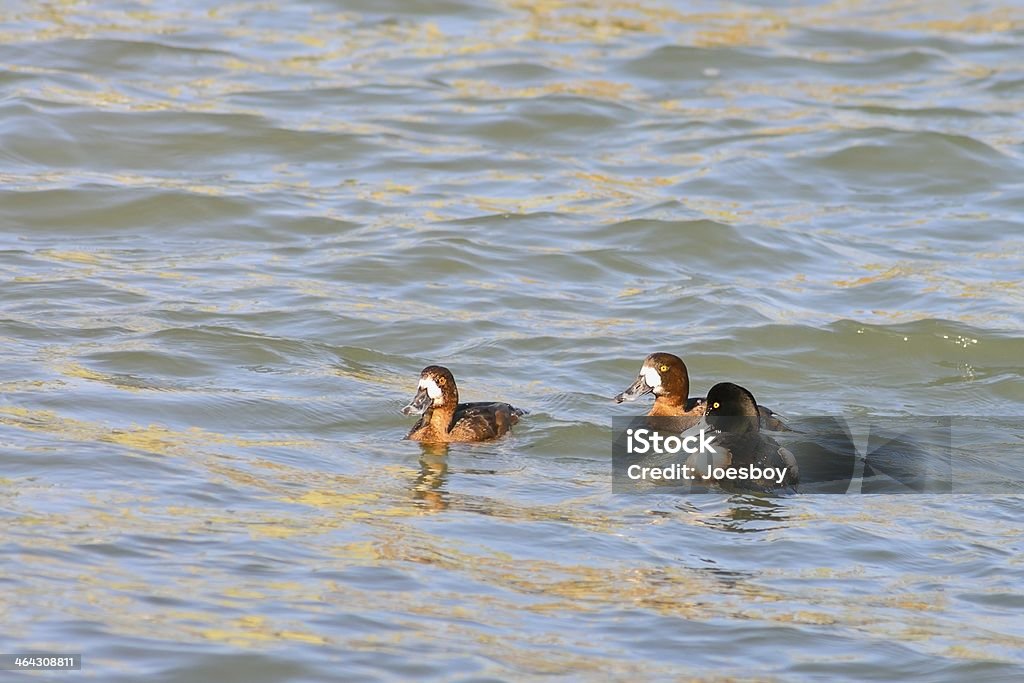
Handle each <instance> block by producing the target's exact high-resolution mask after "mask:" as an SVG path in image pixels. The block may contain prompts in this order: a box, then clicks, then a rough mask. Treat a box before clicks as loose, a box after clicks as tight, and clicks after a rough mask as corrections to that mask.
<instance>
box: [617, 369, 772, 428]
mask: <svg viewBox="0 0 1024 683" xmlns="http://www.w3.org/2000/svg"><path fill="white" fill-rule="evenodd" d="M650 393H653V394H654V405H653V406H651V409H650V411H649V412H648V413H647V416H648V417H675V418H679V419H678V420H675V421H674V424H675V425H676V426H677V427H678V428H679V429H680V430H685V429H689V428H690V427H692V426H694V425H695V424H697V422H698V421H699V420H700V418H701V417H702V416H703V415H704V410H705V402H704V399H702V398H691V397H690V395H689V394H690V373H689V372H688V371H687V370H686V363H684V362H683V360H682V359H681V358H680V357H679V356H676V355H673V354H671V353H663V352H657V353H652V354H651V355H649V356H647V358H645V359H644V362H643V365H641V366H640V372H639V373H638V374H637V377H636V381H635V382H633V384H632V385H631V386H630V387H629V388H628V389H626V390H625V391H623V392H622V393H620V394H617V395H616V396H615V397H614V398H615V402H616V403H622V402H623V401H635V400H637V399H638V398H640V397H641V396H644V395H645V394H650ZM758 413H759V415H760V416H761V426H763V427H764V428H766V429H771V430H773V431H778V432H788V431H792V430H791V429H790V428H789V427H787V426H786V424H785V423H784V422H783V421H782V420H780V419H779V418H778V417H776V415H775V412H774V411H772V410H771V409H770V408H766V407H765V406H758Z"/></svg>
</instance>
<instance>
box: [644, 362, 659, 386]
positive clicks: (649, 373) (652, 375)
mask: <svg viewBox="0 0 1024 683" xmlns="http://www.w3.org/2000/svg"><path fill="white" fill-rule="evenodd" d="M640 374H641V375H643V376H644V381H645V382H647V386H649V387H651V388H652V389H660V388H661V375H659V374H658V371H657V370H655V369H654V368H652V367H651V366H650V365H648V366H647V367H645V368H642V369H641V370H640Z"/></svg>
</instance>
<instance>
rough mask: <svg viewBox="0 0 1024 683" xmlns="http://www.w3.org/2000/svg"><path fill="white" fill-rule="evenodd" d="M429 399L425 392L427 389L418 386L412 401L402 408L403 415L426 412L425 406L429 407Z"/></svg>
mask: <svg viewBox="0 0 1024 683" xmlns="http://www.w3.org/2000/svg"><path fill="white" fill-rule="evenodd" d="M430 404H431V400H430V395H429V394H427V390H426V389H425V388H424V387H420V388H419V391H417V392H416V395H415V396H414V397H413V399H412V401H411V402H410V403H409V405H407V406H406V407H404V408H402V414H403V415H422V414H423V413H425V412H427V408H429V407H430Z"/></svg>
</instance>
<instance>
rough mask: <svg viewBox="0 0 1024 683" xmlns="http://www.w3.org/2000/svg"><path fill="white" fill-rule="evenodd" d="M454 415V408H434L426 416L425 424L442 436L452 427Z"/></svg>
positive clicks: (444, 406) (448, 406)
mask: <svg viewBox="0 0 1024 683" xmlns="http://www.w3.org/2000/svg"><path fill="white" fill-rule="evenodd" d="M454 415H455V406H453V405H452V406H450V405H447V404H446V405H442V406H435V407H433V408H431V409H430V414H429V415H427V420H426V422H427V424H429V425H430V427H431V428H432V429H435V430H437V431H439V432H442V433H444V434H447V433H448V429H449V428H450V427H451V426H452V417H454Z"/></svg>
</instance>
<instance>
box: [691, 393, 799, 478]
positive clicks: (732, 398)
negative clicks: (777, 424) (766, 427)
mask: <svg viewBox="0 0 1024 683" xmlns="http://www.w3.org/2000/svg"><path fill="white" fill-rule="evenodd" d="M706 400H707V410H706V411H705V413H704V417H703V418H702V419H701V421H700V423H698V424H697V425H696V426H694V427H693V428H691V429H690V432H691V433H693V432H698V431H699V430H704V431H705V432H707V433H708V434H711V435H713V436H714V439H715V440H714V443H713V444H712V448H713V449H714V451H715V452H714V454H710V453H708V454H703V453H694V454H693V455H691V456H690V457H689V458H687V460H686V464H687V465H688V466H689V467H693V468H695V469H696V474H697V475H698V476H699V477H701V478H703V477H704V474H705V473H707V472H708V471H709V470H708V467H709V466H711V467H712V468H722V470H728V469H729V468H736V469H737V470H743V469H746V470H747V472H748V473H751V474H756V472H753V470H752V469H751V468H752V467H757V468H758V469H759V470H761V476H758V477H746V478H745V477H742V476H739V477H736V478H733V479H728V478H727V477H716V476H711V477H710V478H709V479H711V480H713V481H718V482H719V483H722V484H724V485H726V486H727V487H730V488H740V489H751V490H755V491H770V490H772V489H776V488H785V487H792V488H795V487H796V485H797V484H798V483H799V482H800V472H799V469H798V468H797V463H796V458H794V457H793V454H792V453H791V452H790V451H789V450H787V449H785V448H783V447H782V446H780V445H779V444H778V443H777V442H776V441H775V439H773V438H771V437H770V436H767V435H766V434H762V433H761V419H760V415H759V411H758V405H757V401H756V400H754V395H753V394H751V393H750V392H749V391H747V390H746V389H744V388H743V387H741V386H739V385H738V384H733V383H732V382H722V383H720V384H716V385H715V386H713V387H711V391H709V392H708V397H707V399H706ZM712 473H713V474H714V470H713V469H712Z"/></svg>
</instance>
